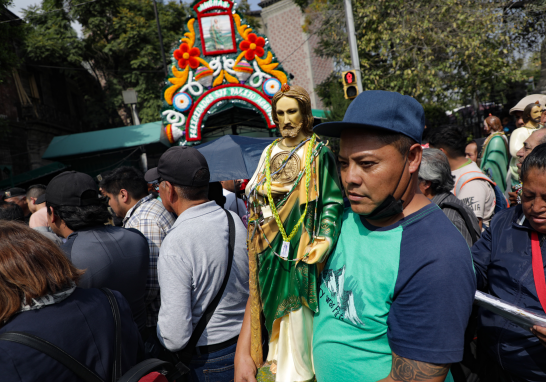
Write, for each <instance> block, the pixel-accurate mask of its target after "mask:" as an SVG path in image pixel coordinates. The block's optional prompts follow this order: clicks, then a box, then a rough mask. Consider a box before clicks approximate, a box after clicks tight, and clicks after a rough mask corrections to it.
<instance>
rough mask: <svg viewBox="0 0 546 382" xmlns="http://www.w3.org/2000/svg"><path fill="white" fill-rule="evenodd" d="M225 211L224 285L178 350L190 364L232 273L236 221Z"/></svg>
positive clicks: (184, 361) (182, 357)
mask: <svg viewBox="0 0 546 382" xmlns="http://www.w3.org/2000/svg"><path fill="white" fill-rule="evenodd" d="M224 212H225V213H226V216H227V220H228V230H229V244H228V265H227V269H226V274H225V275H224V281H223V282H222V286H221V287H220V290H219V291H218V293H217V294H216V297H214V300H212V302H211V303H210V304H209V306H208V307H207V310H206V311H205V313H203V316H201V318H200V319H199V322H198V323H197V325H196V326H195V329H194V331H193V333H192V335H191V337H190V339H189V341H188V344H187V345H186V347H185V348H184V349H182V350H180V351H179V352H177V355H178V359H179V360H180V361H181V362H182V363H185V364H186V365H188V364H189V363H190V361H191V359H192V357H193V353H194V351H195V347H196V346H197V342H198V341H199V338H201V335H202V334H203V332H204V331H205V328H206V327H207V324H208V323H209V321H210V319H211V318H212V315H213V314H214V311H215V310H216V307H217V306H218V304H219V303H220V300H221V299H222V295H223V294H224V291H225V289H226V286H227V283H228V280H229V275H230V274H231V265H232V264H233V254H234V251H235V222H234V221H233V216H231V213H230V212H229V211H228V210H226V209H224Z"/></svg>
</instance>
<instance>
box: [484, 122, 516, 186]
mask: <svg viewBox="0 0 546 382" xmlns="http://www.w3.org/2000/svg"><path fill="white" fill-rule="evenodd" d="M503 135H504V134H503V133H493V134H491V136H489V138H488V139H487V140H486V141H485V144H484V147H483V149H482V156H481V165H480V169H481V170H482V171H483V172H484V173H485V174H486V175H488V176H489V177H490V178H491V179H492V180H493V182H495V183H497V186H499V188H500V189H501V191H502V192H503V193H504V192H505V191H506V187H507V185H506V173H507V172H508V155H507V152H506V142H505V141H504V138H503ZM509 186H510V185H509Z"/></svg>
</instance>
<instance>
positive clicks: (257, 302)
mask: <svg viewBox="0 0 546 382" xmlns="http://www.w3.org/2000/svg"><path fill="white" fill-rule="evenodd" d="M308 145H309V142H307V143H306V144H305V145H304V146H303V147H302V148H301V149H300V150H301V153H306V152H307V148H308ZM279 146H280V145H279ZM266 150H267V149H266ZM279 150H284V152H286V149H282V148H280V149H279V147H278V146H277V147H274V149H273V152H272V154H271V157H272V158H273V157H274V156H275V155H276V154H278V153H279V152H280V151H279ZM298 153H300V151H298ZM305 155H306V154H303V155H301V158H300V169H299V170H300V171H301V172H303V169H304V167H305V166H304V162H305ZM263 158H264V156H263V155H262V159H263ZM272 172H273V170H272ZM301 172H300V174H301ZM311 173H312V178H311V181H310V183H309V193H308V194H309V196H308V200H309V203H308V207H307V214H306V216H305V218H304V220H303V224H302V225H301V226H300V227H299V229H298V230H297V233H296V235H295V236H294V237H293V238H292V240H291V241H290V252H289V255H288V258H287V259H286V260H285V259H282V258H280V257H279V256H278V254H280V253H281V249H282V245H283V237H282V235H281V234H280V232H279V229H278V226H277V223H276V221H275V219H273V218H270V219H266V220H265V221H264V220H261V219H262V218H263V215H262V211H263V209H264V207H265V208H267V206H268V205H269V202H268V199H267V197H264V192H265V191H264V188H263V187H258V189H257V191H256V192H255V193H251V194H250V195H249V196H250V204H249V209H250V219H249V241H248V243H249V244H248V246H249V268H250V293H251V307H252V310H251V322H252V325H251V352H252V356H253V359H254V361H255V363H256V364H257V366H258V367H260V366H261V363H262V360H263V356H265V355H262V352H261V341H262V333H261V329H260V326H261V325H260V321H261V320H262V319H263V321H264V323H265V329H266V330H267V332H268V334H269V341H270V355H269V356H270V357H268V361H270V359H269V358H271V356H272V353H273V352H275V350H277V349H276V346H277V345H276V344H277V342H278V341H279V340H278V339H279V336H280V337H282V336H283V326H282V325H283V324H282V323H281V322H284V321H282V320H286V317H287V316H288V315H289V314H290V313H293V312H296V311H298V310H300V311H301V309H302V308H303V309H304V310H305V309H309V310H310V311H309V313H306V312H307V311H306V312H304V314H303V315H304V316H305V315H306V314H307V315H310V317H312V315H313V314H314V313H316V312H318V296H317V292H318V288H317V279H318V276H319V273H320V271H321V270H322V267H323V264H324V262H325V261H326V259H327V256H328V255H329V253H330V251H331V250H332V248H333V246H334V245H335V242H336V240H337V237H338V236H339V232H340V228H341V227H340V225H341V217H342V214H343V209H344V208H343V198H342V194H341V187H340V183H339V176H338V172H337V168H336V163H335V159H334V156H333V154H332V152H331V151H330V149H328V147H326V146H325V145H324V143H322V142H318V143H316V144H315V146H314V160H313V162H312V163H311ZM263 174H264V172H263V166H262V161H260V166H259V167H258V170H257V174H256V175H255V177H253V179H252V180H251V181H250V183H249V186H248V187H250V188H252V187H253V186H254V185H255V184H256V183H258V182H259V181H260V180H262V179H263V178H264V175H263ZM255 178H256V179H255ZM253 182H254V183H253ZM282 186H283V185H282V183H276V184H275V182H273V184H272V189H274V188H275V187H277V188H276V190H277V193H276V194H274V200H275V203H276V204H280V208H278V213H279V216H280V219H281V221H282V222H283V226H284V229H285V231H286V233H287V235H288V234H289V233H290V232H292V229H293V228H294V227H295V226H296V224H297V222H298V220H299V219H300V217H301V216H302V214H303V212H304V210H305V202H306V199H307V193H306V190H305V175H303V176H301V178H300V180H299V182H298V181H297V180H296V185H292V186H289V188H290V192H288V193H284V194H283V193H282V192H281V191H282ZM248 189H249V188H247V190H248ZM279 190H281V191H279ZM282 200H285V201H284V202H281V201H282ZM315 219H316V221H315ZM256 222H261V224H260V223H258V224H257V223H256ZM260 313H261V314H260ZM261 317H263V318H261ZM294 319H295V318H293V319H292V320H294ZM311 324H312V321H311ZM286 325H287V324H286ZM290 325H297V323H296V322H294V321H290ZM304 326H305V325H304ZM311 326H312V325H311ZM307 329H309V330H311V333H312V327H311V328H307ZM275 341H277V342H275ZM272 344H273V345H272ZM272 346H273V349H272ZM294 347H295V346H294V344H292V351H293V352H294ZM280 348H282V346H279V349H280ZM279 351H280V350H279ZM280 356H283V355H279V357H280ZM274 362H275V363H278V364H279V371H278V372H279V373H282V370H281V369H282V367H281V365H282V364H283V362H282V361H281V360H280V359H277V358H276V357H274ZM275 368H276V364H275Z"/></svg>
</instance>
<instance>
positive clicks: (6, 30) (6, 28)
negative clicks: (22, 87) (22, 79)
mask: <svg viewBox="0 0 546 382" xmlns="http://www.w3.org/2000/svg"><path fill="white" fill-rule="evenodd" d="M11 4H12V0H0V21H2V22H0V84H1V83H2V82H3V81H4V78H6V76H8V75H10V73H11V70H12V69H13V68H16V67H17V66H19V63H20V57H19V55H18V54H17V50H18V49H17V45H16V42H22V41H23V39H24V29H23V28H21V25H20V24H21V22H19V21H15V20H11V19H10V18H9V17H8V13H7V11H6V10H7V7H8V6H10V5H11Z"/></svg>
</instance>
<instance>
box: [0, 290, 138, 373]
mask: <svg viewBox="0 0 546 382" xmlns="http://www.w3.org/2000/svg"><path fill="white" fill-rule="evenodd" d="M114 295H115V296H116V299H117V301H118V305H119V308H120V313H121V322H122V325H121V327H122V346H121V354H122V362H121V363H122V372H123V373H125V372H127V371H128V370H129V369H130V368H131V367H132V366H134V365H136V363H137V362H139V361H141V354H142V352H143V346H142V340H141V339H140V334H139V333H138V330H137V327H136V325H135V323H134V321H133V318H132V314H131V309H130V308H129V305H128V304H127V301H125V299H124V298H123V296H121V294H119V293H118V292H114ZM9 331H19V332H25V333H30V334H34V335H36V336H38V337H41V338H43V339H45V340H47V341H49V342H51V343H53V344H54V345H57V346H59V347H60V348H61V349H63V350H64V351H65V352H67V353H68V354H70V355H71V356H73V357H74V358H76V359H77V360H78V361H80V362H82V363H83V364H84V365H86V366H87V367H89V368H90V369H91V370H93V371H94V372H95V373H96V374H98V375H99V377H101V378H102V379H103V380H105V381H110V380H111V378H112V376H111V371H112V365H113V362H114V348H115V347H114V341H115V335H114V334H115V330H114V317H113V315H112V309H111V307H110V303H109V302H108V299H107V298H106V296H105V295H104V293H103V292H101V291H100V290H98V289H81V288H76V290H75V291H74V293H72V295H70V296H69V297H68V298H66V299H65V300H63V301H61V302H59V303H57V304H53V305H47V306H45V307H43V308H42V309H38V310H30V311H27V312H22V313H19V314H17V315H15V316H14V317H13V318H11V319H10V320H9V321H8V323H7V324H6V325H5V326H3V327H2V329H0V333H5V332H9ZM0 360H1V361H0V380H2V381H9V382H35V381H55V382H73V381H76V380H78V378H77V377H76V376H75V375H74V374H73V373H72V372H71V371H70V370H68V369H67V368H66V367H65V366H63V365H62V364H60V363H59V362H57V361H55V360H54V359H53V358H51V357H49V356H47V355H45V354H44V353H41V352H39V351H38V350H35V349H32V348H30V347H28V346H25V345H21V344H18V343H14V342H8V341H0Z"/></svg>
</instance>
